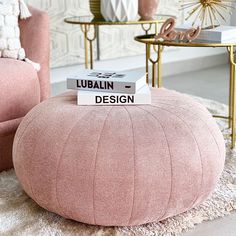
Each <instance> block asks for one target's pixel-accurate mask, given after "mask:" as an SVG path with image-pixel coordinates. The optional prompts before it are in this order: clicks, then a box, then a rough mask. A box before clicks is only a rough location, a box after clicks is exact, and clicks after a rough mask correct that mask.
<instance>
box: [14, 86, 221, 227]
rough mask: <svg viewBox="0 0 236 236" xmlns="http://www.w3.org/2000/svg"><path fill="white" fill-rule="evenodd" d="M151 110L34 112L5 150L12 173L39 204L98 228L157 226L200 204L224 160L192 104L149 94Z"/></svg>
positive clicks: (210, 124) (57, 101) (72, 107)
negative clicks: (9, 153)
mask: <svg viewBox="0 0 236 236" xmlns="http://www.w3.org/2000/svg"><path fill="white" fill-rule="evenodd" d="M152 96H153V105H146V106H129V107H128V106H127V107H125V106H120V107H112V106H107V107H105V106H104V107H103V106H101V107H94V106H87V107H86V106H83V107H78V106H76V96H75V94H74V93H69V94H66V95H63V96H60V97H55V98H51V99H49V100H47V101H46V102H44V103H42V104H40V105H38V106H36V107H35V108H34V109H33V110H32V111H31V112H30V113H29V114H28V115H27V116H26V118H25V119H24V120H23V122H22V123H21V125H20V127H19V129H18V131H17V134H16V138H15V141H14V148H13V161H14V166H15V169H16V174H17V176H18V178H19V180H20V181H21V183H22V186H23V188H24V189H25V191H26V192H27V193H28V194H29V196H31V197H32V198H33V199H34V200H35V201H36V202H37V203H38V204H39V205H40V206H42V207H44V208H45V209H48V210H49V211H53V212H56V213H58V214H60V215H62V216H64V217H66V218H70V219H74V220H77V221H80V222H84V223H89V224H98V225H105V226H108V225H109V226H110V225H112V226H115V225H119V226H126V225H138V224H144V223H147V222H152V221H157V220H163V219H165V218H168V217H170V216H173V215H176V214H179V213H182V212H184V211H186V210H188V209H191V208H192V207H194V206H196V205H198V204H200V203H201V202H202V201H204V200H205V199H206V198H207V197H208V196H209V194H210V193H211V192H212V191H213V189H214V187H215V186H216V182H217V180H218V179H219V177H220V175H221V172H222V170H223V166H224V161H225V144H224V139H223V137H222V134H221V132H220V130H219V128H218V126H217V124H216V122H215V120H214V119H213V118H212V116H211V115H210V113H209V112H208V111H207V110H206V109H205V108H204V107H203V106H202V105H200V104H198V103H196V102H195V101H194V100H193V99H192V98H190V97H188V96H185V95H181V94H179V93H176V92H172V91H168V90H165V89H155V90H153V91H152Z"/></svg>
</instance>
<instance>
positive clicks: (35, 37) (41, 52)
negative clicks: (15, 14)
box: [20, 7, 50, 101]
mask: <svg viewBox="0 0 236 236" xmlns="http://www.w3.org/2000/svg"><path fill="white" fill-rule="evenodd" d="M29 10H30V12H31V14H32V17H30V18H28V19H27V20H22V21H21V22H20V30H21V43H22V46H23V48H24V49H25V51H26V56H27V57H28V58H29V59H30V60H33V61H35V62H37V63H39V64H40V65H41V70H40V71H39V73H38V77H39V83H40V89H41V101H43V100H45V99H47V98H49V96H50V85H49V84H50V80H49V56H50V50H49V48H50V37H49V17H48V14H47V13H46V12H43V11H40V10H38V9H34V8H33V7H29Z"/></svg>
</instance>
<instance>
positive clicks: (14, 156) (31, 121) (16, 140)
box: [13, 111, 43, 202]
mask: <svg viewBox="0 0 236 236" xmlns="http://www.w3.org/2000/svg"><path fill="white" fill-rule="evenodd" d="M42 113H43V112H42V111H40V112H39V114H37V115H36V116H34V117H32V119H31V120H30V122H29V123H28V124H27V126H26V128H25V129H24V130H23V132H22V135H21V136H20V137H19V138H17V135H18V133H19V132H20V128H21V125H20V126H19V128H18V129H17V131H16V135H15V138H14V143H15V142H17V143H16V148H13V152H14V153H13V158H14V159H15V158H17V153H16V152H15V151H14V150H18V145H19V143H20V141H21V139H22V138H23V136H24V134H25V132H26V130H27V129H28V128H29V126H30V125H31V124H32V123H33V121H34V120H35V118H36V117H39V116H40V115H42ZM30 114H31V113H30ZM14 147H15V144H14ZM28 183H29V187H30V190H31V194H32V198H33V199H35V202H37V199H36V197H35V194H34V192H33V187H32V183H31V180H30V179H29V181H28Z"/></svg>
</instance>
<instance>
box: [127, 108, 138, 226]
mask: <svg viewBox="0 0 236 236" xmlns="http://www.w3.org/2000/svg"><path fill="white" fill-rule="evenodd" d="M124 109H125V110H126V111H127V113H128V116H129V118H130V121H131V127H132V134H133V135H132V137H133V162H134V163H133V164H134V168H133V171H134V174H133V200H132V209H131V214H130V218H129V221H128V225H130V222H131V220H132V217H133V211H134V202H135V200H134V199H135V179H136V175H135V170H136V160H135V159H136V158H135V153H136V152H135V145H134V143H135V141H134V140H135V139H134V125H133V122H132V121H133V119H132V117H131V114H130V112H129V111H128V109H127V108H126V107H124Z"/></svg>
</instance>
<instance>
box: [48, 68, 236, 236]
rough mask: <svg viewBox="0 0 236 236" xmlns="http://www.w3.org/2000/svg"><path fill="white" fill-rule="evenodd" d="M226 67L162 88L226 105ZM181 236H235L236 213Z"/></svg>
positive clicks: (58, 88) (56, 89)
mask: <svg viewBox="0 0 236 236" xmlns="http://www.w3.org/2000/svg"><path fill="white" fill-rule="evenodd" d="M228 70H229V69H228V66H226V65H222V66H219V67H217V68H210V69H206V70H202V71H198V72H197V73H193V72H191V73H186V74H181V75H176V76H172V77H165V78H164V79H163V81H164V87H166V88H169V89H174V90H177V91H180V92H183V93H188V94H192V95H196V96H200V97H203V98H208V99H212V100H216V101H218V102H221V103H225V104H227V103H228V81H229V78H228V74H229V73H228V72H229V71H228ZM65 90H66V83H58V84H54V85H53V86H52V91H53V95H57V94H59V93H61V92H64V91H65ZM183 236H236V212H235V213H233V214H231V215H230V216H227V217H224V218H221V219H217V220H215V221H213V222H206V223H204V224H201V225H199V226H197V227H196V228H195V229H194V230H192V231H190V232H188V233H185V234H183Z"/></svg>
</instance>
